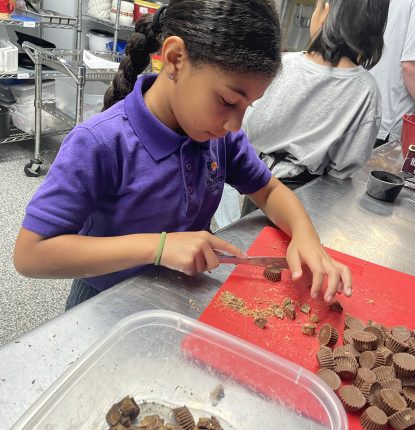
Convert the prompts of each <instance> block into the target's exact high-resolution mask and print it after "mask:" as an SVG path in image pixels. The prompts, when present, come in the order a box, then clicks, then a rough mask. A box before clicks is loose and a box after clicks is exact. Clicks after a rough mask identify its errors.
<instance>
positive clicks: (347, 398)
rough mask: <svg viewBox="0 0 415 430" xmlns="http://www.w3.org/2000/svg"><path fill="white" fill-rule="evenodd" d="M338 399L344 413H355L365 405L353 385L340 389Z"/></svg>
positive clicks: (361, 396) (358, 391)
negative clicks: (344, 410)
mask: <svg viewBox="0 0 415 430" xmlns="http://www.w3.org/2000/svg"><path fill="white" fill-rule="evenodd" d="M339 397H340V400H341V402H342V403H343V406H344V408H345V409H346V411H349V412H357V411H359V410H360V409H362V408H363V407H364V406H365V404H366V398H365V396H364V395H363V394H362V392H361V391H360V390H359V389H358V388H357V387H355V386H354V385H346V386H343V387H341V388H340V390H339Z"/></svg>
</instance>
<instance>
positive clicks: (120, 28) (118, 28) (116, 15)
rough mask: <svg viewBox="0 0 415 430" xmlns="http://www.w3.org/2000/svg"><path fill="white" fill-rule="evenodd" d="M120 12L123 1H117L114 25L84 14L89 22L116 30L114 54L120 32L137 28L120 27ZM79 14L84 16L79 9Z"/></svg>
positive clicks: (132, 26)
mask: <svg viewBox="0 0 415 430" xmlns="http://www.w3.org/2000/svg"><path fill="white" fill-rule="evenodd" d="M120 10H121V0H117V12H116V14H115V24H114V23H112V22H111V21H108V20H106V19H101V18H96V17H94V16H91V15H89V14H84V16H85V17H86V18H88V19H89V20H91V21H94V22H98V23H100V24H103V25H105V26H107V27H110V28H112V29H113V30H114V45H113V48H112V51H113V52H115V51H116V49H117V42H118V33H119V31H120V30H127V31H134V28H135V27H134V25H131V26H130V25H128V26H126V25H120ZM78 12H81V14H82V10H80V9H79V8H78ZM80 16H81V15H78V21H80Z"/></svg>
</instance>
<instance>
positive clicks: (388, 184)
mask: <svg viewBox="0 0 415 430" xmlns="http://www.w3.org/2000/svg"><path fill="white" fill-rule="evenodd" d="M404 183H405V180H404V179H402V178H401V177H400V176H398V175H394V174H393V173H389V172H385V171H383V170H372V171H371V172H370V173H369V180H368V181H367V189H366V193H367V194H369V196H371V197H374V198H375V199H378V200H383V201H385V202H393V201H394V200H395V199H396V197H398V195H399V193H400V192H401V190H402V187H403V184H404Z"/></svg>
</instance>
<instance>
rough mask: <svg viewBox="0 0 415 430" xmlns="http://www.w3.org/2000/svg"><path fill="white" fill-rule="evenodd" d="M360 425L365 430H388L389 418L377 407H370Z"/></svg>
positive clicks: (362, 417) (363, 415)
mask: <svg viewBox="0 0 415 430" xmlns="http://www.w3.org/2000/svg"><path fill="white" fill-rule="evenodd" d="M360 424H361V425H362V427H363V429H364V430H386V429H387V425H388V417H387V415H386V414H385V412H383V411H382V410H381V409H379V408H378V407H377V406H369V407H368V408H367V409H366V410H365V411H364V412H363V414H362V416H361V417H360Z"/></svg>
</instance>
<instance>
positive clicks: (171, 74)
mask: <svg viewBox="0 0 415 430" xmlns="http://www.w3.org/2000/svg"><path fill="white" fill-rule="evenodd" d="M167 77H168V78H169V79H170V80H171V81H173V80H174V78H175V76H174V74H173V73H169V74H168V75H167Z"/></svg>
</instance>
